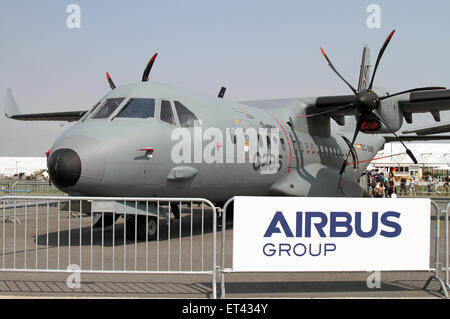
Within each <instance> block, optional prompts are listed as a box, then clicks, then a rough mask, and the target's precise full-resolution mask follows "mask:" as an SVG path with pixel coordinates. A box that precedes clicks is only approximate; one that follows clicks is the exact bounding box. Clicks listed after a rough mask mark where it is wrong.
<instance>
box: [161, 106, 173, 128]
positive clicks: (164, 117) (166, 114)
mask: <svg viewBox="0 0 450 319" xmlns="http://www.w3.org/2000/svg"><path fill="white" fill-rule="evenodd" d="M160 118H161V121H164V122H167V123H169V124H173V125H175V118H174V116H173V112H172V106H171V105H170V102H169V101H166V100H161V116H160Z"/></svg>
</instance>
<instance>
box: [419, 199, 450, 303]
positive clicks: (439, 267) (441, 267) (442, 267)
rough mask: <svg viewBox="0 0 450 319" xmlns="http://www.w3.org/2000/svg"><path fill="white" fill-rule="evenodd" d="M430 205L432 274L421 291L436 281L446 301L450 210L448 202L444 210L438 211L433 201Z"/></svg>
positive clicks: (449, 286)
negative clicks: (432, 219)
mask: <svg viewBox="0 0 450 319" xmlns="http://www.w3.org/2000/svg"><path fill="white" fill-rule="evenodd" d="M431 204H432V205H433V207H434V209H435V211H436V234H435V236H434V245H435V246H434V250H435V253H434V269H433V272H434V274H433V275H432V276H430V278H428V280H427V282H426V283H425V286H424V287H423V289H427V288H428V286H429V285H430V283H431V281H432V280H433V279H434V280H436V281H437V282H438V283H439V285H440V291H441V292H442V293H443V294H444V295H445V297H446V298H447V299H448V298H449V295H448V292H447V290H448V289H450V285H449V265H448V253H449V251H448V249H449V247H448V245H449V234H448V210H449V208H450V202H449V203H447V206H446V208H445V209H442V210H441V209H439V207H438V206H437V204H436V202H435V201H433V200H432V201H431ZM441 214H443V215H444V221H445V226H444V227H445V231H444V232H445V233H444V239H443V240H444V264H442V263H441V262H440V257H441V254H440V238H441V236H440V221H441ZM442 271H444V277H445V284H444V282H443V280H442V278H441V277H440V276H441V272H442Z"/></svg>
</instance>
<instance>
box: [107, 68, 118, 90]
mask: <svg viewBox="0 0 450 319" xmlns="http://www.w3.org/2000/svg"><path fill="white" fill-rule="evenodd" d="M106 80H108V83H109V87H110V88H111V90H114V89H115V88H116V85H115V84H114V82H113V80H112V79H111V76H110V75H109V73H108V72H106Z"/></svg>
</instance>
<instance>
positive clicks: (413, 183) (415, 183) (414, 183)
mask: <svg viewBox="0 0 450 319" xmlns="http://www.w3.org/2000/svg"><path fill="white" fill-rule="evenodd" d="M418 186H419V182H418V181H417V180H416V179H415V178H414V177H412V178H411V183H410V188H411V196H412V195H414V196H417V188H418Z"/></svg>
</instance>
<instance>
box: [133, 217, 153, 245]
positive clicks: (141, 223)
mask: <svg viewBox="0 0 450 319" xmlns="http://www.w3.org/2000/svg"><path fill="white" fill-rule="evenodd" d="M126 222H127V227H126V231H127V234H126V236H127V238H128V239H131V240H135V237H136V236H135V235H136V234H137V239H138V240H146V239H148V240H155V239H156V237H157V236H158V219H157V218H156V217H155V216H148V226H147V216H143V215H138V216H137V227H136V222H135V216H129V217H127V221H126Z"/></svg>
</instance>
